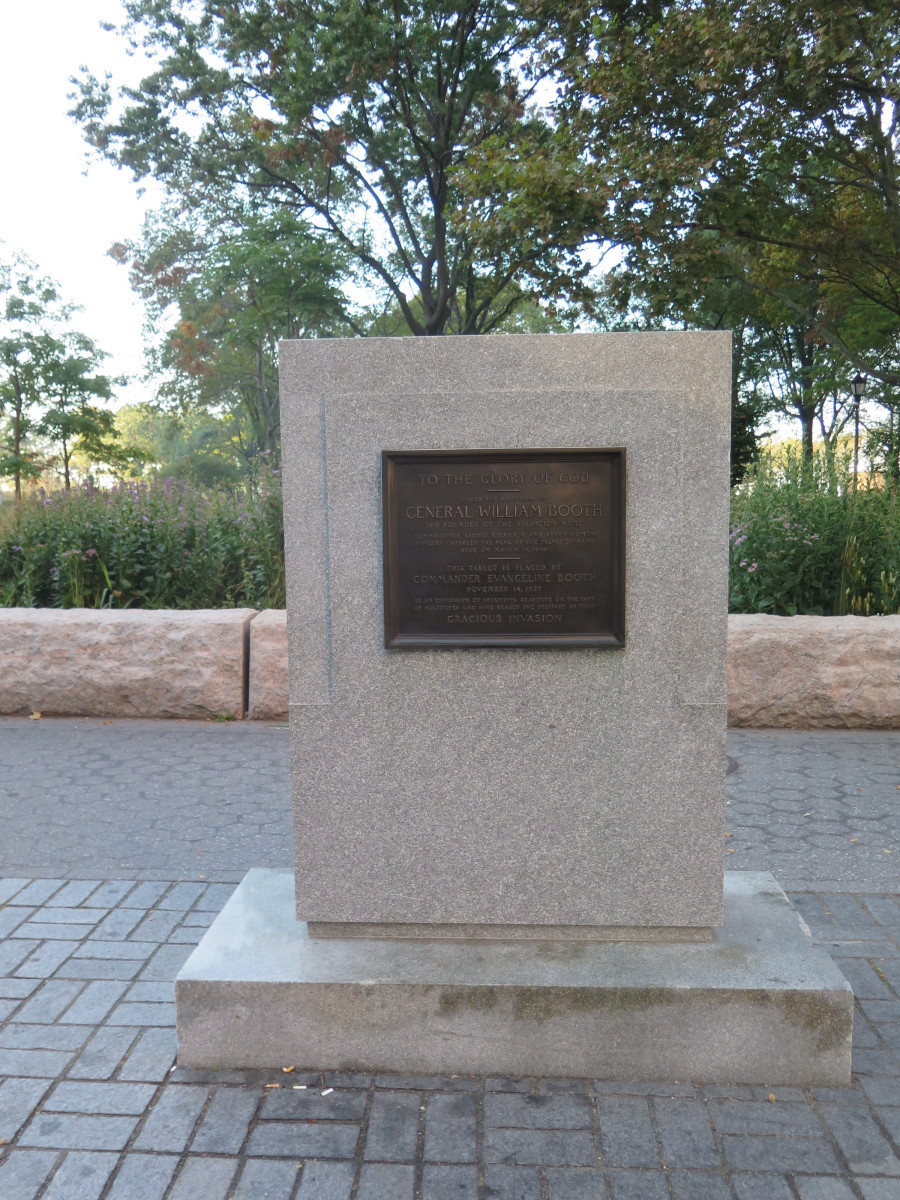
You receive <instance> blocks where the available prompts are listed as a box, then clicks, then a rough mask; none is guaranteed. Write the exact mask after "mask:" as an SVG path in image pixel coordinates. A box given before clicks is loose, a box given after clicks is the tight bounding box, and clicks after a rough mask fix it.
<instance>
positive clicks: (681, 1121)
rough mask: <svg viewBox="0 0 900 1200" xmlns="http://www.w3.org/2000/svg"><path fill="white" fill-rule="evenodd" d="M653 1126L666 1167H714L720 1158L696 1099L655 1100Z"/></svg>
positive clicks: (709, 1126) (707, 1118)
mask: <svg viewBox="0 0 900 1200" xmlns="http://www.w3.org/2000/svg"><path fill="white" fill-rule="evenodd" d="M653 1107H654V1110H655V1112H656V1127H657V1129H658V1130H659V1136H660V1140H661V1141H662V1147H663V1158H664V1159H665V1161H666V1163H667V1165H668V1166H670V1167H717V1166H719V1165H720V1162H721V1159H720V1155H719V1151H718V1149H717V1148H716V1144H715V1141H714V1139H713V1131H712V1126H711V1125H710V1122H709V1117H708V1116H707V1112H706V1107H705V1106H704V1105H703V1104H702V1103H701V1102H700V1101H699V1100H655V1101H654V1103H653Z"/></svg>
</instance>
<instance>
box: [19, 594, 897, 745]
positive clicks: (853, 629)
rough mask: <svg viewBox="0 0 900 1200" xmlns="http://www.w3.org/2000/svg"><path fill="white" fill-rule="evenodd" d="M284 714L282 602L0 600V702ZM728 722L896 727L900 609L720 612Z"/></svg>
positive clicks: (136, 712) (128, 712)
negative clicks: (834, 613)
mask: <svg viewBox="0 0 900 1200" xmlns="http://www.w3.org/2000/svg"><path fill="white" fill-rule="evenodd" d="M245 672H246V675H247V677H248V680H249V689H248V693H249V694H248V696H247V700H246V708H247V715H248V716H249V717H251V718H253V719H255V720H262V721H266V720H268V721H274V720H284V719H285V718H286V717H287V629H286V620H285V613H284V611H283V610H274V609H273V610H269V611H267V612H264V613H259V614H258V615H257V614H255V613H254V612H253V610H252V609H216V610H210V611H201V612H171V611H161V612H157V611H150V610H139V609H128V610H125V611H122V612H116V611H112V612H110V611H106V610H102V611H95V610H92V609H66V610H60V609H29V608H5V609H0V713H2V714H17V713H18V714H23V715H24V714H28V713H31V712H34V711H38V712H43V713H46V714H47V715H48V716H50V715H54V714H55V715H64V716H103V717H111V716H117V717H122V716H131V717H189V718H200V719H203V718H210V717H228V716H234V717H240V716H241V714H242V713H243V712H244V709H245V696H244V686H245ZM728 723H729V725H731V726H746V727H751V728H753V727H756V728H773V729H779V728H780V729H900V616H898V617H767V616H730V617H729V618H728Z"/></svg>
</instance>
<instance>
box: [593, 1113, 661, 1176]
mask: <svg viewBox="0 0 900 1200" xmlns="http://www.w3.org/2000/svg"><path fill="white" fill-rule="evenodd" d="M596 1104H597V1112H598V1114H599V1118H600V1141H601V1143H602V1145H603V1156H604V1158H605V1160H606V1162H607V1163H608V1164H609V1165H610V1166H613V1167H658V1166H659V1165H660V1158H659V1148H658V1147H657V1144H656V1137H655V1135H654V1133H653V1126H652V1124H651V1122H650V1108H649V1106H648V1104H647V1101H646V1100H642V1099H639V1098H631V1097H626V1096H621V1097H619V1096H600V1097H598V1098H597V1101H596Z"/></svg>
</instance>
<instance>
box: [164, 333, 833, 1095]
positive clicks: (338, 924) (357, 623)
mask: <svg viewBox="0 0 900 1200" xmlns="http://www.w3.org/2000/svg"><path fill="white" fill-rule="evenodd" d="M730 369H731V344H730V336H729V335H728V334H723V333H641V334H599V335H595V334H586V335H571V336H568V335H567V336H551V337H492V338H489V337H481V338H475V337H472V338H463V337H460V338H449V337H448V338H421V339H419V338H410V339H402V338H401V339H375V338H371V339H359V340H354V341H325V340H321V341H299V342H288V343H284V344H283V345H282V350H281V389H282V431H283V458H284V473H285V530H286V549H287V565H288V646H289V690H290V719H291V730H292V733H291V740H292V774H293V790H294V819H295V887H294V889H293V891H294V895H293V903H294V905H295V907H294V909H293V910H291V908H290V906H291V901H292V896H291V891H292V889H291V887H290V880H289V878H287V877H285V876H279V875H277V873H271V872H270V873H266V872H263V873H252V875H251V876H248V878H247V880H245V883H244V884H243V885H242V887H241V889H240V890H239V892H238V894H237V896H236V897H235V899H234V900H233V902H231V903H230V904H229V906H228V907H227V908H226V909H225V911H224V912H223V914H222V915H221V917H220V918H219V919H218V920H217V921H216V922H215V924H214V925H213V927H212V929H211V930H210V931H209V933H208V934H207V935H206V937H205V938H204V940H203V942H202V943H201V945H200V946H199V947H198V949H197V951H196V952H195V953H194V955H192V957H191V958H190V960H189V961H188V963H187V964H186V965H185V967H184V969H183V971H182V973H181V974H180V976H179V979H178V981H177V984H176V1003H177V1025H178V1036H179V1061H181V1062H182V1063H184V1064H186V1065H195V1066H208V1065H211V1064H217V1065H221V1066H229V1065H230V1066H250V1065H260V1066H262V1065H271V1063H273V1062H276V1061H277V1062H279V1063H281V1062H285V1061H290V1062H292V1063H295V1064H296V1065H297V1066H304V1067H317V1068H320V1069H321V1068H323V1067H325V1066H326V1065H328V1066H334V1067H340V1066H349V1065H351V1064H352V1065H354V1066H357V1067H359V1068H360V1069H385V1070H404V1071H409V1070H421V1071H429V1072H430V1071H440V1072H455V1071H460V1072H468V1071H485V1072H511V1073H516V1074H550V1075H553V1074H557V1075H559V1074H563V1075H565V1074H584V1073H591V1074H598V1073H600V1074H603V1073H607V1072H612V1073H616V1074H624V1076H625V1077H627V1078H638V1077H642V1078H647V1077H652V1076H654V1075H655V1076H660V1075H662V1076H663V1077H665V1076H666V1075H669V1076H671V1075H672V1074H673V1073H674V1074H675V1075H676V1076H678V1077H681V1078H686V1077H691V1078H699V1079H709V1080H733V1081H737V1080H741V1081H752V1082H764V1081H769V1082H783V1083H788V1082H803V1083H807V1084H810V1083H814V1082H819V1083H823V1084H825V1083H830V1084H835V1083H838V1082H846V1081H847V1080H848V1078H849V1061H850V1060H849V1045H850V1042H849V1038H850V1029H851V1026H852V993H851V992H850V989H849V987H848V986H847V985H846V983H845V982H844V980H843V979H842V977H841V976H840V973H839V972H838V971H837V970H836V968H834V966H833V964H830V961H829V960H827V956H825V955H823V953H822V952H821V951H816V950H815V949H814V947H813V946H812V943H811V940H810V939H809V938H808V937H805V936H803V935H802V934H801V932H800V929H799V925H798V922H797V918H796V914H795V913H794V912H793V911H792V909H791V908H790V905H789V904H788V902H787V900H786V899H785V897H784V894H783V893H782V892H781V891H780V889H779V888H778V887H777V885H776V884H775V883H774V881H772V880H771V879H768V880H766V881H760V880H759V879H756V878H755V877H754V878H751V879H748V880H743V881H742V879H741V878H740V877H738V878H737V879H735V880H732V882H731V884H730V887H729V895H730V897H731V899H730V901H729V904H730V909H729V907H728V906H727V905H724V904H723V864H722V860H723V853H722V842H723V832H724V830H723V819H724V799H725V645H726V609H727V566H728V563H727V557H728V556H727V544H728V515H729V486H728V460H729V426H730V395H731V392H730ZM544 448H546V449H551V448H557V449H563V448H572V449H575V448H583V449H590V448H593V449H601V450H602V449H618V448H624V449H625V452H626V455H627V463H626V470H627V479H626V484H625V543H624V544H625V555H624V562H625V640H624V646H622V647H617V648H607V647H577V648H573V647H558V648H557V647H554V648H551V647H548V646H542V647H540V648H522V647H518V648H500V647H485V648H452V649H451V648H449V647H445V646H439V647H436V648H428V649H423V648H415V649H410V648H404V649H395V650H389V649H386V647H385V633H384V628H385V627H384V610H383V563H382V496H381V460H382V453H383V452H384V451H403V450H406V451H410V450H412V451H421V450H425V449H430V450H442V451H451V450H454V451H462V450H475V449H493V450H502V449H515V450H525V449H544ZM597 569H598V570H599V571H603V570H604V563H602V562H598V563H597ZM713 931H715V932H713ZM692 943H694V944H692ZM754 946H755V947H756V948H757V950H758V951H759V953H756V952H755V951H754V949H753V947H754ZM763 951H764V952H763Z"/></svg>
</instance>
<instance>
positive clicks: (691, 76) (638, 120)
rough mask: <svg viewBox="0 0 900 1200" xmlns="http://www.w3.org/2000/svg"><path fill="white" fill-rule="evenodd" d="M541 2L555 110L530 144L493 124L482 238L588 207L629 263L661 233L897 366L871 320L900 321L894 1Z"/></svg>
mask: <svg viewBox="0 0 900 1200" xmlns="http://www.w3.org/2000/svg"><path fill="white" fill-rule="evenodd" d="M531 10H532V11H533V12H535V13H536V15H537V16H538V18H539V19H541V20H543V21H544V22H545V24H546V30H547V32H546V38H545V56H546V65H547V66H552V67H553V68H554V69H555V70H556V71H557V72H558V74H559V79H560V90H559V102H558V105H557V109H556V117H557V125H556V128H555V131H554V135H553V137H552V138H551V139H548V140H546V141H545V143H544V144H543V145H542V146H540V147H537V148H535V147H528V148H527V151H528V152H527V153H511V149H510V146H509V145H508V144H506V143H504V142H502V141H501V140H500V139H495V140H494V141H493V142H492V143H490V144H488V145H486V146H485V147H483V148H482V152H481V154H480V155H479V157H478V159H477V160H475V161H473V162H472V163H471V164H470V168H469V173H468V175H467V178H466V183H467V187H468V189H469V192H470V194H471V195H472V197H473V201H472V202H473V203H474V204H477V203H479V202H480V203H482V205H483V206H484V207H485V211H486V218H485V219H486V225H487V235H486V236H488V237H490V236H492V235H493V231H494V227H495V226H497V225H500V226H501V227H502V228H504V229H506V228H508V226H509V224H510V221H513V222H514V223H515V225H516V228H517V229H518V231H519V235H520V236H522V237H526V236H528V231H529V230H545V229H546V228H547V227H548V226H550V227H557V226H558V227H562V228H568V227H569V226H570V225H571V222H572V219H573V213H574V214H576V218H577V221H578V223H579V224H581V225H582V227H583V236H584V238H585V239H586V240H588V239H590V238H592V237H593V238H602V237H604V236H606V237H611V238H612V240H613V241H615V242H616V243H617V244H618V246H619V247H620V252H621V253H622V254H623V255H624V257H625V261H626V265H627V266H628V267H630V268H631V269H632V270H633V271H635V272H637V271H640V270H641V269H642V267H643V265H644V263H645V260H646V255H647V252H648V249H649V250H652V252H653V254H654V255H655V256H656V258H657V259H658V260H659V261H661V262H662V263H664V266H665V271H664V273H663V274H664V276H668V277H670V279H672V280H674V279H677V280H679V282H680V283H682V284H683V283H684V281H685V280H688V279H689V280H692V282H693V287H694V289H695V295H698V296H702V295H703V293H704V291H705V289H706V288H707V286H708V284H709V283H710V281H711V280H729V281H736V282H739V283H741V284H743V285H744V286H746V287H748V288H750V289H752V290H754V291H756V292H758V293H760V294H762V295H765V296H768V297H771V298H773V299H775V300H777V301H778V303H779V304H780V305H781V306H782V307H783V308H784V309H785V310H787V311H789V312H790V313H791V314H792V317H793V319H794V321H795V322H798V323H799V324H801V325H802V326H804V327H805V328H806V329H807V330H809V331H811V332H813V333H814V334H815V336H816V338H817V339H819V340H820V341H823V342H826V343H828V344H829V345H831V346H833V347H834V348H835V349H836V350H837V351H839V353H841V354H842V355H844V357H845V358H846V359H847V360H848V362H849V363H851V364H853V366H854V367H859V368H863V369H867V370H868V371H869V372H870V373H872V374H879V375H880V376H881V377H882V378H885V379H888V378H890V379H893V381H894V382H897V381H898V378H900V377H895V376H894V375H892V374H891V369H890V368H888V367H886V366H885V365H884V363H883V361H881V359H880V358H879V356H878V355H875V354H873V353H872V352H871V351H872V344H871V343H870V342H868V341H867V340H866V337H865V336H864V331H865V329H866V328H869V329H874V330H876V343H877V341H878V339H880V338H881V337H882V336H883V334H884V333H885V331H886V330H890V331H892V335H893V337H894V338H896V336H897V331H898V329H900V103H898V102H900V25H898V23H897V9H896V0H864V3H862V4H860V3H859V2H858V0H574V3H572V4H569V5H566V6H565V7H564V8H561V7H560V6H558V5H556V4H555V3H553V2H552V0H531ZM483 197H489V198H490V202H489V203H488V204H487V205H485V202H484V199H483ZM762 250H765V251H766V253H760V251H762ZM548 282H549V283H550V284H551V285H554V286H557V287H565V288H568V289H569V290H570V292H572V293H573V294H577V292H578V289H579V287H581V286H582V285H583V280H582V279H581V277H579V276H575V277H573V278H572V279H570V280H566V279H565V278H559V277H557V278H556V279H551V280H549V281H548ZM664 282H665V279H664ZM798 285H799V288H800V294H799V295H798V291H797V289H798ZM670 292H671V287H670ZM851 312H854V313H856V314H857V317H856V318H855V319H854V320H852V321H851V322H850V324H851V327H852V328H853V329H854V330H855V331H856V334H857V340H848V337H847V325H846V320H847V318H848V314H850V313H851Z"/></svg>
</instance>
